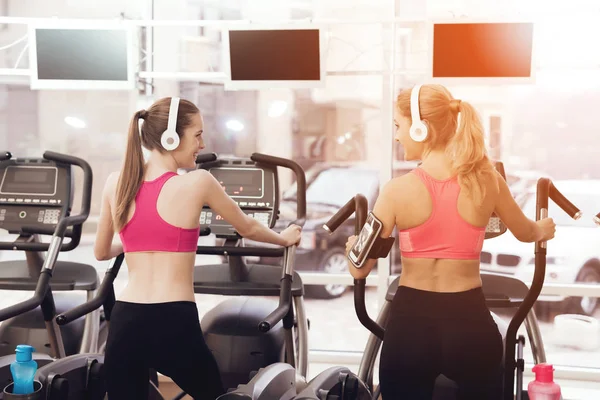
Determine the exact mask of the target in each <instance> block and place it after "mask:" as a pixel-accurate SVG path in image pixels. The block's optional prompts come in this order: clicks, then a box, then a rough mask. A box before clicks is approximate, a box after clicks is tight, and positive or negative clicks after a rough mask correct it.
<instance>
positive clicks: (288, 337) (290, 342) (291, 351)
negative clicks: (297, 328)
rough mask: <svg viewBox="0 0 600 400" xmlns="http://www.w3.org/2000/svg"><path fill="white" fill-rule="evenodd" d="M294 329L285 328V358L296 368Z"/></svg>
mask: <svg viewBox="0 0 600 400" xmlns="http://www.w3.org/2000/svg"><path fill="white" fill-rule="evenodd" d="M295 347H296V346H294V329H285V358H286V361H287V363H288V364H290V365H291V366H292V367H294V368H296V354H295V353H296V351H295Z"/></svg>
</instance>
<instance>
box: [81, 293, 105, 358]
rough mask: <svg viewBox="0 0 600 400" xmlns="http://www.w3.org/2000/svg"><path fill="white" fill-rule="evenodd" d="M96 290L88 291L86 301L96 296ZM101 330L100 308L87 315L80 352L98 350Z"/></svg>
mask: <svg viewBox="0 0 600 400" xmlns="http://www.w3.org/2000/svg"><path fill="white" fill-rule="evenodd" d="M95 293H96V291H95V290H88V291H87V292H86V301H91V300H92V299H93V298H94V296H95ZM99 332H100V310H94V311H92V312H91V313H89V314H87V315H86V316H85V324H84V326H83V336H82V338H81V345H80V346H79V354H89V353H92V354H93V353H97V352H98V334H99Z"/></svg>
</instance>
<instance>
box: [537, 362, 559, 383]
mask: <svg viewBox="0 0 600 400" xmlns="http://www.w3.org/2000/svg"><path fill="white" fill-rule="evenodd" d="M532 371H533V373H534V374H535V380H536V381H538V382H545V383H548V382H553V380H554V367H553V366H552V364H543V363H542V364H537V365H535V366H534V367H533V369H532Z"/></svg>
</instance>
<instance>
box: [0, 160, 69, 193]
mask: <svg viewBox="0 0 600 400" xmlns="http://www.w3.org/2000/svg"><path fill="white" fill-rule="evenodd" d="M57 173H58V171H57V169H56V168H55V167H24V166H20V167H14V166H10V167H8V168H6V169H5V170H4V176H3V177H2V183H0V194H2V195H30V194H35V195H39V196H53V195H55V194H56V185H57Z"/></svg>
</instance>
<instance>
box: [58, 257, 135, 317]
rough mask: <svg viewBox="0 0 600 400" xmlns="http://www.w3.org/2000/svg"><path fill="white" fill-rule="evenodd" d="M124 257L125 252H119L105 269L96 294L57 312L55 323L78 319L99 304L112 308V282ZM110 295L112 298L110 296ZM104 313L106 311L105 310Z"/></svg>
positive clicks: (98, 306)
mask: <svg viewBox="0 0 600 400" xmlns="http://www.w3.org/2000/svg"><path fill="white" fill-rule="evenodd" d="M124 259H125V254H123V253H121V254H119V255H118V256H117V257H116V258H115V260H114V262H113V264H112V265H111V266H110V267H109V268H108V269H107V270H106V272H105V273H104V279H103V280H102V283H101V284H100V288H99V289H98V292H97V293H96V296H94V298H93V299H92V300H90V301H88V302H86V303H83V304H80V305H79V306H77V307H75V308H73V309H71V310H69V311H66V312H64V313H62V314H59V315H57V316H56V323H57V324H58V325H66V324H68V323H69V322H72V321H75V320H76V319H79V318H80V317H82V316H84V315H86V314H89V313H91V312H92V311H94V310H96V309H98V308H100V306H102V305H104V307H105V308H106V307H107V305H108V307H109V308H110V309H111V310H112V306H113V305H114V301H115V299H114V286H113V284H114V282H115V279H116V278H117V274H118V273H119V270H120V268H121V265H122V264H123V260H124ZM111 295H112V298H111ZM107 301H108V303H112V304H107ZM105 314H106V312H105Z"/></svg>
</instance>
